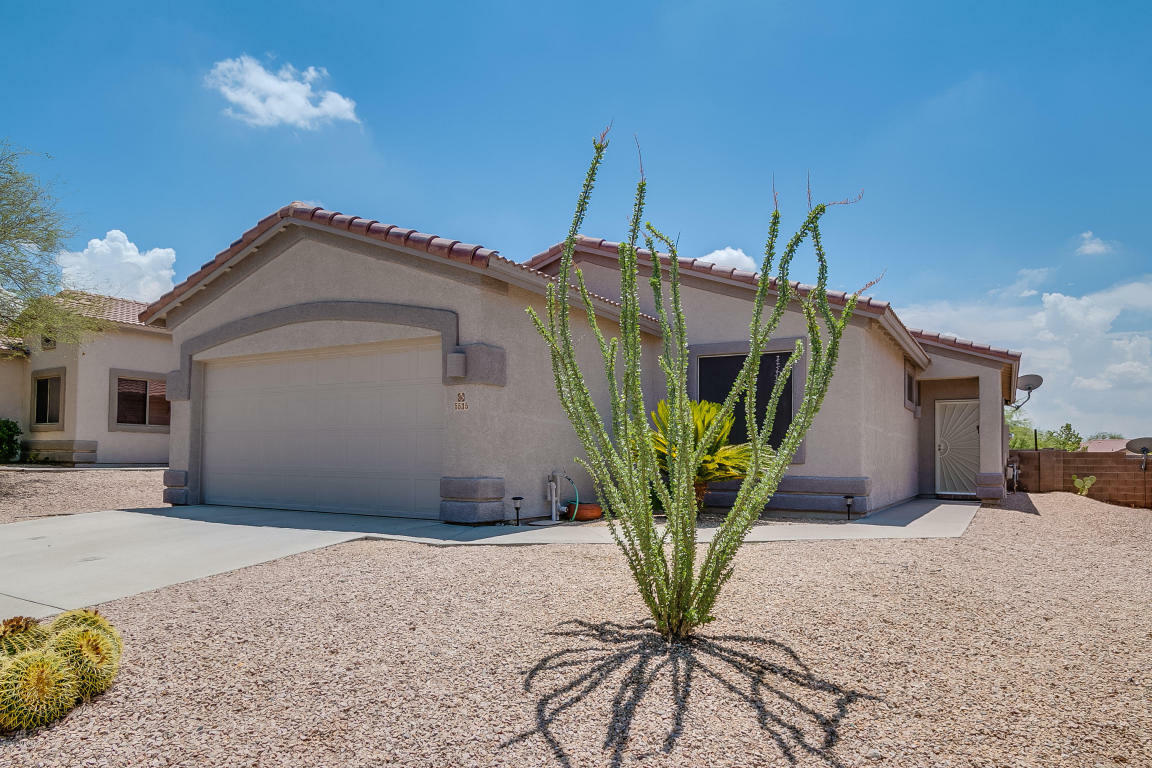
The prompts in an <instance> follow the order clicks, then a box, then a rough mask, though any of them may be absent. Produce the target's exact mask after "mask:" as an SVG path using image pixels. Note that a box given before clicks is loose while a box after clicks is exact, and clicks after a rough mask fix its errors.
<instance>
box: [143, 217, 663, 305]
mask: <svg viewBox="0 0 1152 768" xmlns="http://www.w3.org/2000/svg"><path fill="white" fill-rule="evenodd" d="M284 219H298V220H300V221H307V222H311V223H314V224H320V225H323V226H325V227H331V228H333V229H336V230H340V231H345V232H351V233H353V234H356V235H363V236H365V237H370V238H373V239H375V240H380V241H382V242H385V243H388V244H389V245H395V246H404V247H406V248H415V249H417V250H420V251H424V252H425V253H428V254H431V255H433V256H440V257H442V258H445V259H447V260H449V261H456V262H460V263H463V264H469V265H471V266H473V267H479V268H481V269H487V268H488V267H489V265H491V264H492V263H493V262H497V263H500V264H504V265H506V266H510V267H515V268H516V269H518V270H521V271H524V272H528V273H530V274H532V275H533V276H535V277H538V278H539V279H541V280H546V281H555V279H556V278H555V277H553V276H552V275H548V274H545V273H544V272H541V271H540V270H537V269H533V268H532V267H531V266H530V265H528V264H524V263H521V262H516V261H512V260H510V259H506V258H504V257H503V256H501V255H500V254H499V253H498V252H497V251H494V250H492V249H491V248H484V247H483V246H479V245H472V244H470V243H462V242H460V241H459V240H450V239H448V238H444V237H440V236H438V235H430V234H427V233H424V232H417V231H416V230H414V229H405V228H403V227H397V226H396V225H394V224H381V223H380V222H378V221H376V220H375V219H362V218H360V217H358V216H347V215H345V214H342V213H339V212H337V211H328V210H325V209H323V208H319V207H317V206H312V205H305V204H304V203H300V202H293V203H289V204H288V205H286V206H284V207H283V208H281V209H280V210H278V211H276V212H275V213H273V214H271V215H269V216H265V217H264V218H263V219H261V220H260V222H259V223H257V224H256V226H254V227H252V228H251V229H249V230H248V231H247V232H245V233H244V234H243V235H241V236H240V239H238V240H236V241H235V242H233V243H232V244H231V245H230V246H228V247H227V248H225V249H224V250H223V251H221V252H220V253H218V254H216V256H215V257H214V258H213V259H212V260H211V261H209V262H207V263H205V264H204V265H203V266H201V267H200V269H198V270H197V271H196V272H193V273H192V274H191V275H189V276H188V279H186V280H185V281H184V282H182V283H180V284H179V285H177V286H176V287H175V288H173V289H172V290H171V291H168V293H165V294H164V295H163V296H161V297H160V298H159V299H157V300H156V301H154V302H152V303H151V304H148V305H141V306H140V309H139V311H138V313H137V320H136V322H138V323H141V324H147V323H148V321H150V320H151V319H152V318H154V317H155V316H156V315H157V314H158V313H159V312H160V310H161V309H162V308H163V307H164V305H166V304H168V303H169V302H171V301H172V300H174V299H177V298H179V297H180V296H181V295H183V294H185V293H187V292H188V291H189V290H190V289H191V288H193V287H194V286H195V285H197V284H198V283H200V282H201V281H202V280H204V279H205V278H206V277H208V276H209V275H211V274H212V273H213V272H215V271H216V270H217V269H219V268H220V267H221V266H223V265H224V263H225V262H227V261H228V260H229V259H231V258H232V257H233V256H235V255H236V254H238V253H239V252H241V251H242V250H244V249H245V248H247V247H248V246H249V245H251V244H252V243H253V242H254V241H255V240H256V239H257V238H259V237H260V236H261V235H263V234H264V233H266V232H268V231H269V230H271V229H272V228H273V227H274V226H276V225H277V224H279V223H280V222H281V221H283V220H284ZM592 296H593V298H595V299H597V300H599V301H602V302H604V303H605V304H610V305H612V306H615V307H620V306H622V305H621V304H620V302H618V301H614V300H613V299H609V298H607V297H605V296H600V295H597V294H592ZM643 317H644V318H646V319H648V320H650V321H652V322H656V318H655V317H652V316H651V315H643Z"/></svg>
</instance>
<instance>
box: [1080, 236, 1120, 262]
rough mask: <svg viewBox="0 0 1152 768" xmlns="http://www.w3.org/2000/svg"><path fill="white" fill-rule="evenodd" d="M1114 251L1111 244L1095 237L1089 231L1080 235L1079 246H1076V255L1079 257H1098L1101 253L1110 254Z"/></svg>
mask: <svg viewBox="0 0 1152 768" xmlns="http://www.w3.org/2000/svg"><path fill="white" fill-rule="evenodd" d="M1114 250H1115V246H1113V245H1112V243H1108V242H1105V241H1103V240H1101V239H1100V238H1098V237H1096V235H1094V234H1092V231H1091V230H1088V231H1087V232H1081V233H1080V245H1078V246H1076V253H1078V254H1080V255H1081V256H1099V255H1101V254H1103V253H1111V252H1112V251H1114Z"/></svg>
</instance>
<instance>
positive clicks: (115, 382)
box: [108, 368, 172, 434]
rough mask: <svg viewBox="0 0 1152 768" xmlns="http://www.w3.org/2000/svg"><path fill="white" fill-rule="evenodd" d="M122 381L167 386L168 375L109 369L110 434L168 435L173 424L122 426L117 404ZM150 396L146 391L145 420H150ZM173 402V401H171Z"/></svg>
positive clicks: (154, 372)
mask: <svg viewBox="0 0 1152 768" xmlns="http://www.w3.org/2000/svg"><path fill="white" fill-rule="evenodd" d="M120 379H143V380H144V381H149V382H150V381H162V382H164V383H165V385H167V382H168V374H166V373H157V372H156V371H132V370H126V369H124V368H110V369H108V431H109V432H152V433H157V434H167V433H169V432H170V431H171V429H172V426H171V423H168V424H121V423H120V422H119V421H117V420H116V419H117V417H118V416H119V415H120V414H119V413H118V410H119V404H118V402H117V397H116V395H117V392H118V390H119V381H120ZM149 398H150V395H149V393H148V390H147V389H145V393H144V409H145V410H144V414H145V415H144V419H145V421H147V419H148V415H147V414H148V400H149ZM169 402H171V401H169ZM168 420H169V422H171V420H172V419H171V406H169V419H168Z"/></svg>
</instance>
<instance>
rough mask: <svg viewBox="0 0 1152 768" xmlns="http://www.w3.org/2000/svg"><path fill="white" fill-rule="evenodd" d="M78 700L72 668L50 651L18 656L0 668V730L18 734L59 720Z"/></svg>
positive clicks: (28, 652) (9, 659)
mask: <svg viewBox="0 0 1152 768" xmlns="http://www.w3.org/2000/svg"><path fill="white" fill-rule="evenodd" d="M77 697H78V694H77V691H76V676H75V673H74V672H73V671H72V667H71V666H70V665H69V664H68V662H67V661H65V660H64V659H63V658H62V657H61V656H60V655H59V654H57V653H53V652H52V651H45V650H32V651H24V652H23V653H18V654H16V655H15V656H12V657H10V658H8V659H7V660H5V661H4V663H3V664H2V665H0V730H3V731H19V730H23V729H25V728H36V727H38V726H41V725H47V724H49V723H52V722H55V721H56V720H59V719H60V718H61V717H63V716H64V715H65V714H66V713H67V712H68V710H69V709H71V708H72V705H73V704H75V703H76V699H77Z"/></svg>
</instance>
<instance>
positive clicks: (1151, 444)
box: [1124, 437, 1152, 453]
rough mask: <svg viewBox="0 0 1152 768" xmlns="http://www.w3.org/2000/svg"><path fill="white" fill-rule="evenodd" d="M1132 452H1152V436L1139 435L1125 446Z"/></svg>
mask: <svg viewBox="0 0 1152 768" xmlns="http://www.w3.org/2000/svg"><path fill="white" fill-rule="evenodd" d="M1124 447H1125V448H1127V449H1128V450H1130V451H1132V453H1152V437H1138V438H1136V439H1135V440H1129V441H1128V444H1127V445H1125V446H1124Z"/></svg>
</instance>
